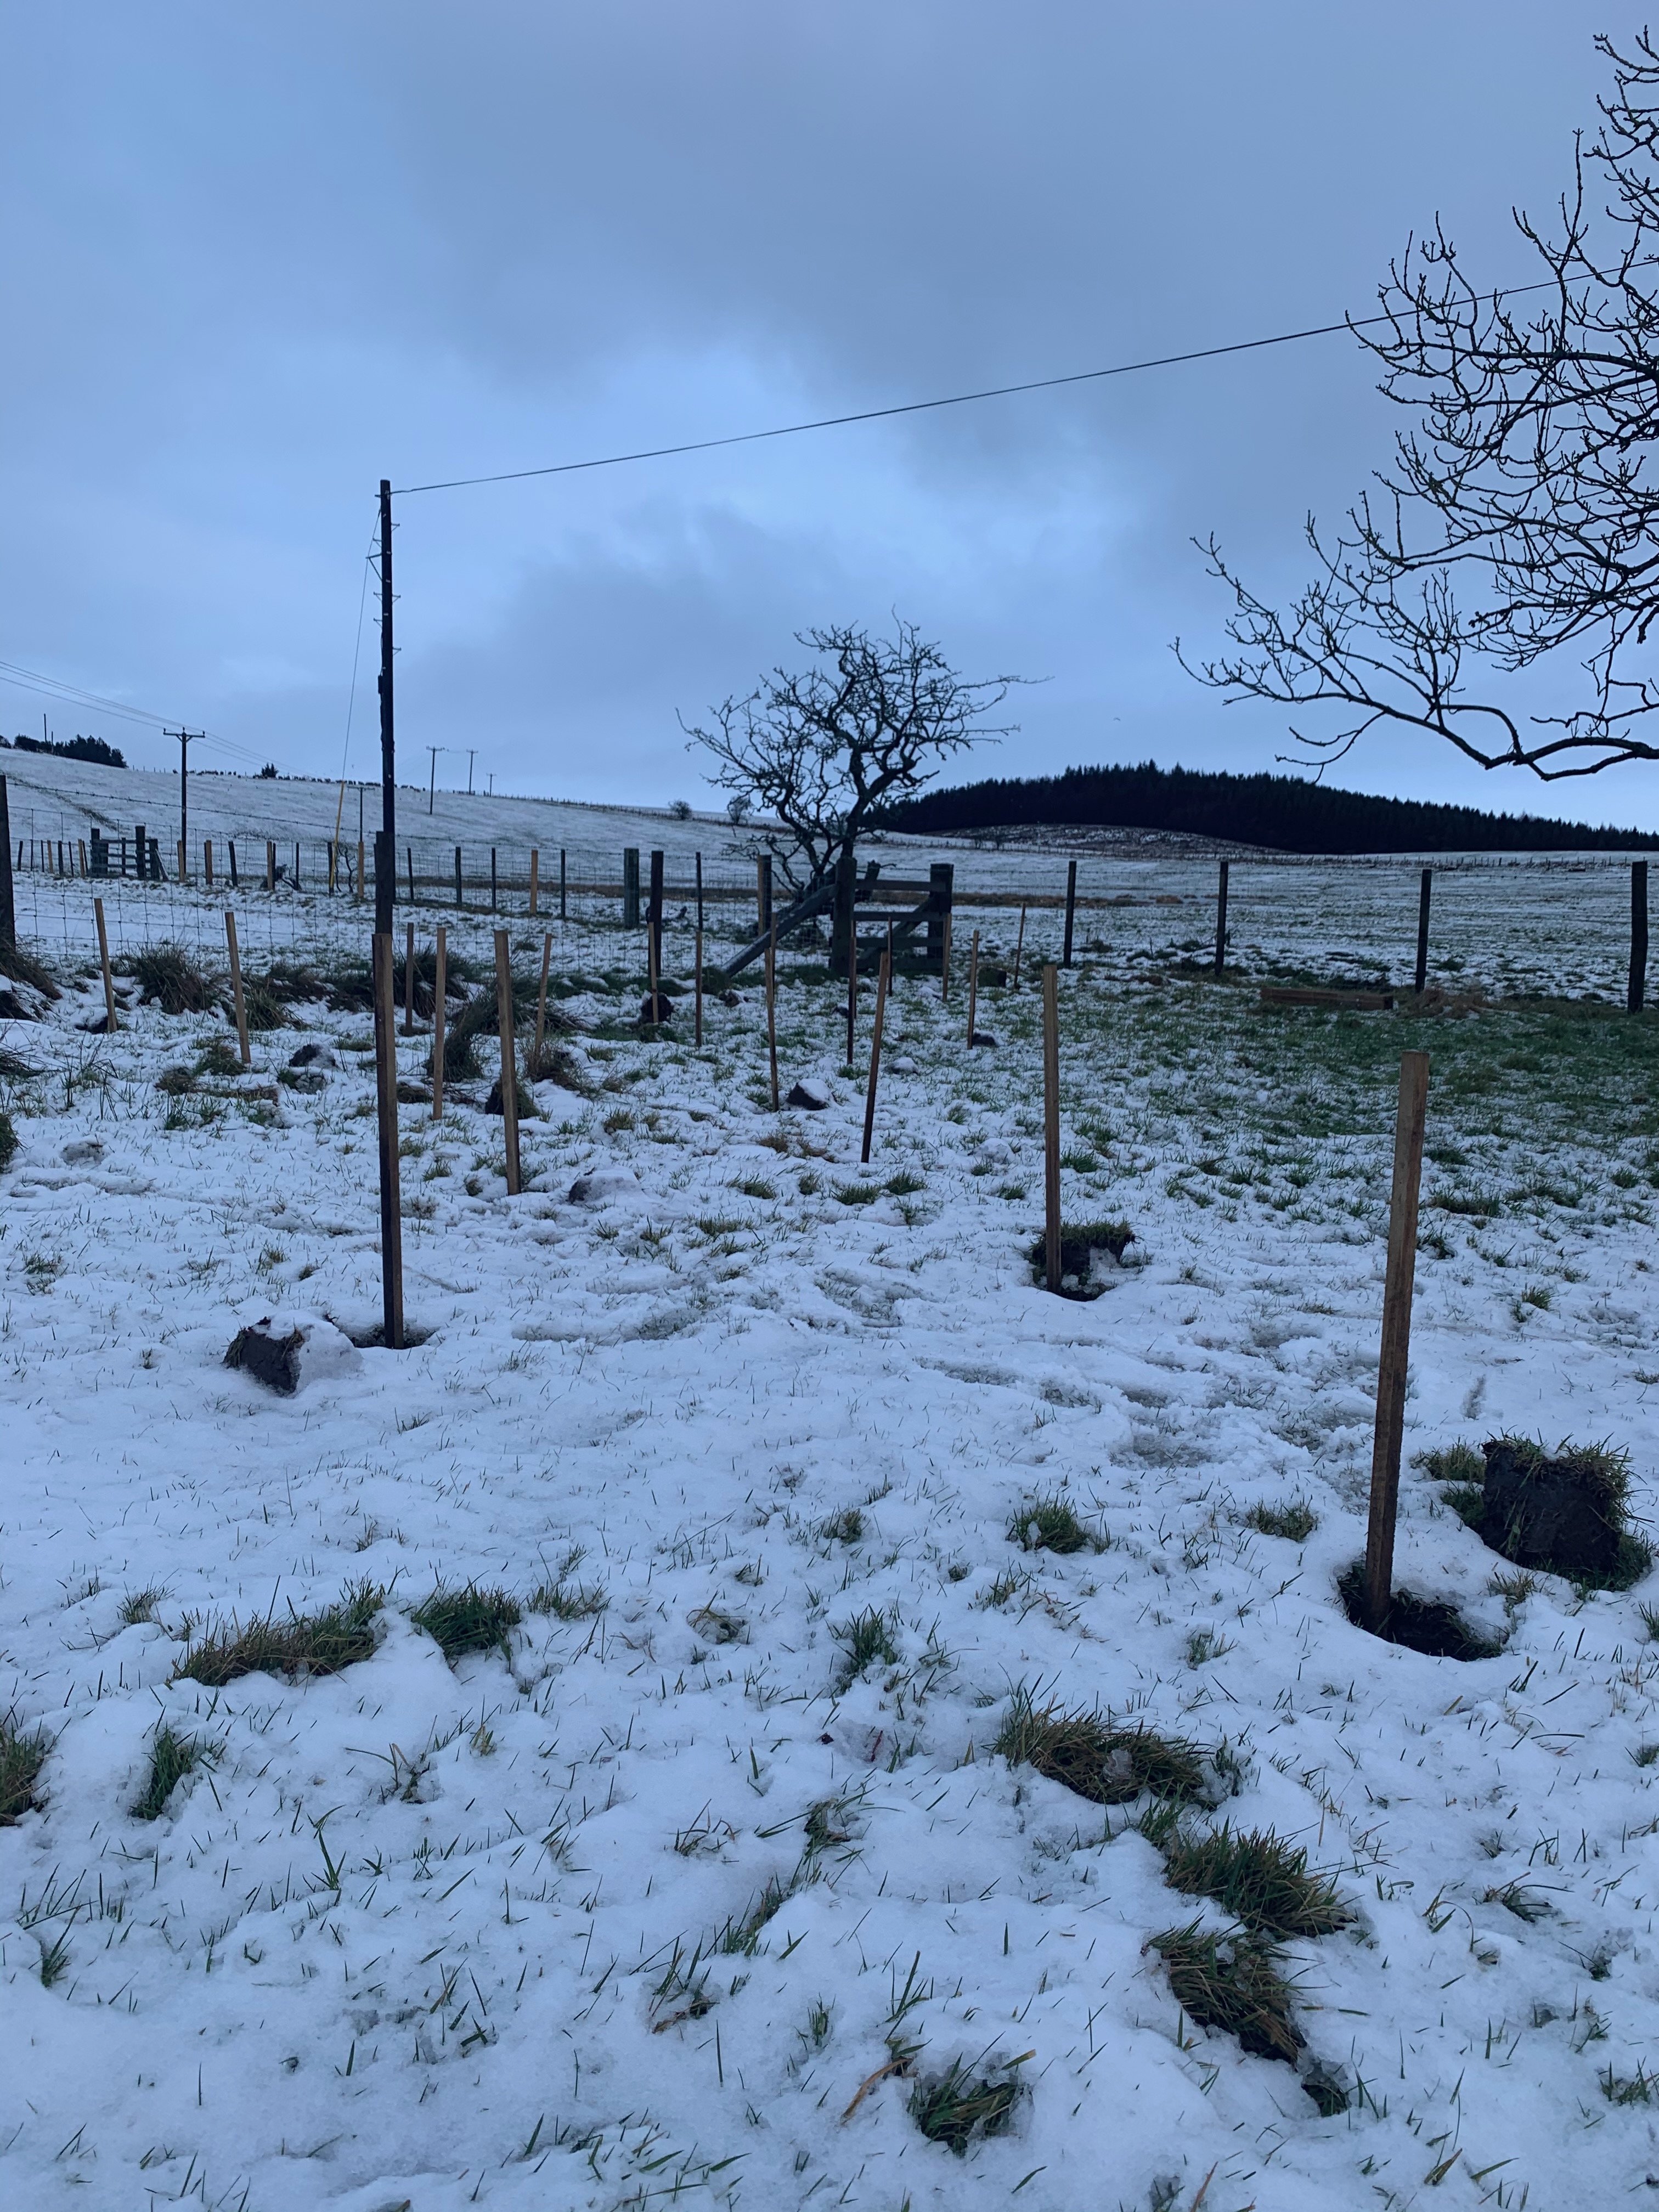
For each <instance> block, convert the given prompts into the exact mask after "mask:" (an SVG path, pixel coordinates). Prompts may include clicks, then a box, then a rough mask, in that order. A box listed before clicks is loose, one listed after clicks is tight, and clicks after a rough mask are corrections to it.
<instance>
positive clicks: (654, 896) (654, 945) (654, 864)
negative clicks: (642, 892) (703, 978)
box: [646, 853, 663, 998]
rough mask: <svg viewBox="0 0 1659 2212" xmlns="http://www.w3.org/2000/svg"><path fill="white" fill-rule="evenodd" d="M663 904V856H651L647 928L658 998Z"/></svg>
mask: <svg viewBox="0 0 1659 2212" xmlns="http://www.w3.org/2000/svg"><path fill="white" fill-rule="evenodd" d="M662 904H663V856H662V854H660V853H653V854H652V855H651V899H650V903H649V905H648V906H647V908H646V927H647V929H648V930H649V931H650V933H651V972H652V976H653V981H652V985H651V995H652V996H653V998H654V997H655V996H656V993H657V984H658V982H659V981H660V980H661V977H662Z"/></svg>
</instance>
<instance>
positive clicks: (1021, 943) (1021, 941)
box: [1013, 899, 1025, 990]
mask: <svg viewBox="0 0 1659 2212" xmlns="http://www.w3.org/2000/svg"><path fill="white" fill-rule="evenodd" d="M1024 950H1025V901H1024V899H1022V900H1021V901H1020V902H1019V935H1018V937H1017V938H1016V939H1014V984H1013V987H1014V988H1015V990H1018V988H1019V956H1020V954H1021V953H1022V952H1024Z"/></svg>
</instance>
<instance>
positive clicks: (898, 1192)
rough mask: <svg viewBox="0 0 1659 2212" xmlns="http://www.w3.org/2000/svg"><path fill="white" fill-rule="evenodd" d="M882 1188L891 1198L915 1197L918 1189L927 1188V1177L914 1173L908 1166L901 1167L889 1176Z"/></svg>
mask: <svg viewBox="0 0 1659 2212" xmlns="http://www.w3.org/2000/svg"><path fill="white" fill-rule="evenodd" d="M882 1188H884V1190H885V1191H886V1193H887V1194H888V1196H889V1197H890V1198H914V1197H915V1194H916V1193H917V1191H919V1190H926V1189H927V1178H926V1177H925V1176H919V1175H912V1174H911V1172H910V1170H909V1169H908V1168H901V1169H900V1170H899V1171H898V1173H897V1174H896V1175H894V1176H888V1178H887V1181H886V1182H885V1183H884V1185H883V1186H882Z"/></svg>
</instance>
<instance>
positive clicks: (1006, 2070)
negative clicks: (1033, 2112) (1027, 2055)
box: [909, 2058, 1024, 2158]
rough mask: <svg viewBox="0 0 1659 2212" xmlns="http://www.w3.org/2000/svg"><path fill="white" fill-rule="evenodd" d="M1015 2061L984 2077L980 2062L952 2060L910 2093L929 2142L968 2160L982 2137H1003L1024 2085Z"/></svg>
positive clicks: (911, 2108)
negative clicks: (976, 2139) (974, 2146)
mask: <svg viewBox="0 0 1659 2212" xmlns="http://www.w3.org/2000/svg"><path fill="white" fill-rule="evenodd" d="M982 2063H983V2062H982V2061H979V2060H976V2061H974V2062H973V2063H969V2061H967V2060H965V2059H961V2058H957V2059H953V2060H952V2061H951V2064H950V2065H949V2067H947V2068H946V2069H945V2072H944V2073H943V2074H940V2075H935V2076H934V2077H933V2079H932V2080H928V2081H918V2082H917V2084H916V2086H915V2088H914V2089H913V2090H912V2091H911V2093H910V2104H909V2112H910V2117H911V2118H912V2119H913V2120H914V2121H915V2124H916V2125H917V2126H918V2127H919V2128H920V2129H921V2132H922V2133H923V2135H925V2136H927V2140H928V2142H936V2143H943V2144H944V2145H945V2148H946V2149H947V2150H951V2151H954V2152H955V2153H956V2154H957V2157H958V2158H964V2157H966V2155H967V2153H968V2146H969V2143H970V2142H972V2141H973V2140H974V2139H975V2136H997V2135H1002V2134H1004V2133H1005V2132H1006V2130H1007V2127H1008V2125H1009V2123H1010V2121H1011V2120H1012V2117H1013V2111H1014V2106H1016V2105H1017V2104H1018V2101H1019V2094H1020V2082H1019V2075H1018V2073H1017V2072H1016V2070H1015V2069H1016V2068H1018V2066H1019V2065H1021V2064H1022V2063H1024V2062H1023V2061H1022V2060H1020V2059H1012V2060H1009V2061H1006V2062H1005V2063H1003V2064H1001V2065H998V2066H993V2067H992V2068H991V2069H989V2070H988V2071H987V2072H985V2073H980V2072H978V2071H977V2070H976V2069H977V2067H978V2066H979V2065H981V2064H982Z"/></svg>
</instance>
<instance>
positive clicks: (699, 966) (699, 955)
mask: <svg viewBox="0 0 1659 2212" xmlns="http://www.w3.org/2000/svg"><path fill="white" fill-rule="evenodd" d="M697 867H698V890H697V895H698V897H699V899H701V897H702V854H701V853H699V854H698V855H697ZM694 988H695V990H696V1024H697V1026H696V1047H697V1050H698V1051H699V1052H701V1051H702V924H701V923H699V924H698V927H697V939H696V984H695V986H694Z"/></svg>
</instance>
